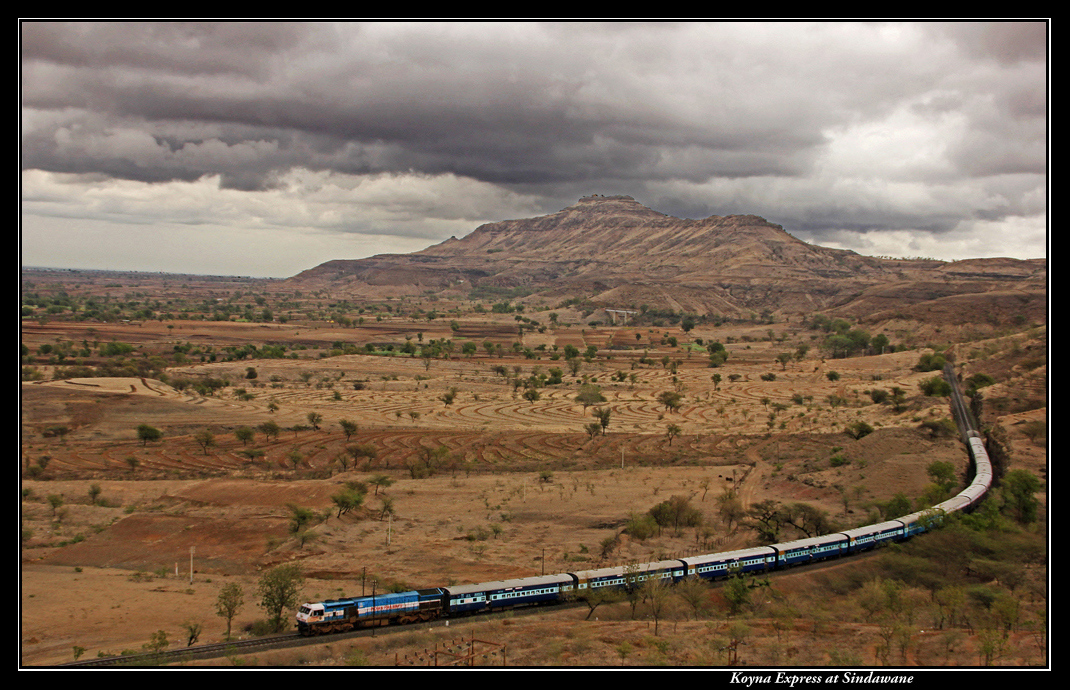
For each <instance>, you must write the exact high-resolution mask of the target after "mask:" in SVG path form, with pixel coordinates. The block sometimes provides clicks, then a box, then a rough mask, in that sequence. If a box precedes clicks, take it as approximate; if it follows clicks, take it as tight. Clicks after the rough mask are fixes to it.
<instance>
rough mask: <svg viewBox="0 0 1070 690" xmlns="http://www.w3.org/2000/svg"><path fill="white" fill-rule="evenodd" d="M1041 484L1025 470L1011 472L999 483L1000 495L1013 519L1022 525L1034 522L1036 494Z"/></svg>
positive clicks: (1036, 505)
mask: <svg viewBox="0 0 1070 690" xmlns="http://www.w3.org/2000/svg"><path fill="white" fill-rule="evenodd" d="M1041 486H1042V484H1041V482H1040V480H1039V479H1037V478H1036V476H1034V475H1033V474H1032V473H1030V472H1028V471H1027V470H1011V471H1010V472H1008V473H1007V474H1005V475H1004V476H1003V480H1002V481H1001V482H1000V493H1001V494H1002V495H1003V500H1004V501H1006V505H1007V508H1008V509H1009V510H1010V511H1011V512H1012V513H1013V515H1014V518H1015V519H1016V520H1018V522H1021V523H1023V524H1030V523H1033V522H1036V519H1037V512H1038V509H1039V508H1040V501H1038V500H1037V497H1036V495H1035V494H1036V493H1037V492H1038V491H1040V489H1041Z"/></svg>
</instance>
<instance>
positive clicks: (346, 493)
mask: <svg viewBox="0 0 1070 690" xmlns="http://www.w3.org/2000/svg"><path fill="white" fill-rule="evenodd" d="M364 496H365V494H364V492H362V491H357V490H355V489H349V488H346V489H342V491H340V492H338V493H336V494H334V495H333V496H331V500H332V501H334V505H335V506H336V507H337V508H338V515H337V517H342V516H343V515H345V514H346V513H348V512H349V511H351V510H355V509H357V508H360V507H361V506H362V505H364Z"/></svg>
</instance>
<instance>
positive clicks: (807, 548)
mask: <svg viewBox="0 0 1070 690" xmlns="http://www.w3.org/2000/svg"><path fill="white" fill-rule="evenodd" d="M967 429H968V430H967V431H966V433H965V441H966V445H967V449H968V452H969V455H970V459H971V461H972V467H973V479H972V480H971V482H970V484H969V485H968V486H967V487H966V488H965V489H963V490H962V491H961V492H959V493H958V494H956V495H955V496H953V497H952V498H949V499H947V500H946V501H943V502H942V503H939V504H937V505H935V506H932V507H929V508H926V509H924V510H920V511H917V512H914V513H911V514H909V515H904V516H902V517H899V518H896V519H893V520H886V521H884V522H880V523H877V524H873V525H867V526H865V527H857V528H854V529H848V530H844V531H842V532H835V533H832V534H826V535H823V536H818V537H812V538H807V539H797V540H794V541H789V542H784V543H779V544H770V545H768V546H756V547H753V548H747V549H739V550H735V551H728V552H722V553H711V554H706V555H701V556H688V557H684V558H678V559H668V560H662V561H656V562H651V563H639V564H631V565H624V566H617V567H610V568H598V569H594V570H577V571H574V572H567V573H558V574H553V575H541V576H534V577H525V578H518V579H511V580H498V581H494V582H482V583H477V584H468V585H459V586H453V585H450V586H444V587H433V588H428V589H420V590H413V591H409V592H391V593H383V594H374V593H373V594H372V596H361V597H354V598H343V599H329V600H326V601H319V602H309V603H305V604H302V605H301V606H300V608H299V609H298V611H297V629H298V632H300V633H301V634H302V635H306V636H307V635H319V634H324V633H335V632H342V631H346V630H353V629H356V628H360V627H369V626H379V625H387V624H404V623H415V622H420V621H430V620H434V619H438V618H455V617H461V616H469V615H473V614H479V613H489V612H494V611H503V610H508V609H515V608H521V607H532V606H545V605H550V604H557V603H561V602H563V601H566V600H570V599H574V598H576V597H583V596H586V595H588V593H589V592H592V591H595V590H598V589H601V588H606V587H609V588H628V587H639V586H642V585H643V584H644V583H646V582H647V581H649V580H651V579H658V580H662V581H664V582H666V583H668V584H675V583H677V582H680V581H681V580H683V579H685V578H688V577H699V578H702V579H703V580H710V581H713V580H720V579H724V578H727V577H732V576H734V575H736V574H748V575H751V574H753V575H758V574H761V573H765V572H770V571H776V570H782V569H785V568H792V567H796V566H801V565H805V564H808V563H814V562H818V561H823V560H826V559H830V558H839V557H843V556H848V555H851V554H855V553H859V552H863V551H869V550H871V549H875V548H878V547H880V546H883V545H886V544H890V543H893V542H898V541H902V540H904V539H909V538H911V537H914V536H916V535H918V534H922V533H924V532H926V531H928V530H931V529H934V528H935V527H937V526H939V525H940V524H941V523H942V522H943V521H944V519H945V517H946V516H947V515H949V514H951V513H956V512H959V511H966V510H969V509H970V508H972V507H974V506H975V505H977V503H978V502H979V501H980V500H981V499H982V498H983V497H984V495H985V492H987V491H988V490H989V488H990V487H991V485H992V479H993V474H992V463H991V461H990V460H989V457H988V452H987V451H986V450H985V445H984V441H983V439H982V438H981V435H980V434H979V433H978V432H977V431H975V430H973V429H971V428H968V427H967Z"/></svg>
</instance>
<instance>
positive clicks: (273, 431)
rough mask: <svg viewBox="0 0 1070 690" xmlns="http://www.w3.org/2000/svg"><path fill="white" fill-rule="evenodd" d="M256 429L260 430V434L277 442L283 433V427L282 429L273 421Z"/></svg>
mask: <svg viewBox="0 0 1070 690" xmlns="http://www.w3.org/2000/svg"><path fill="white" fill-rule="evenodd" d="M256 428H257V429H259V430H260V433H262V434H263V435H264V436H266V437H267V438H268V439H275V440H278V438H279V432H280V431H282V427H280V426H279V425H278V424H277V423H275V422H274V421H271V420H268V421H266V422H264V423H263V424H261V425H259V426H258V427H256Z"/></svg>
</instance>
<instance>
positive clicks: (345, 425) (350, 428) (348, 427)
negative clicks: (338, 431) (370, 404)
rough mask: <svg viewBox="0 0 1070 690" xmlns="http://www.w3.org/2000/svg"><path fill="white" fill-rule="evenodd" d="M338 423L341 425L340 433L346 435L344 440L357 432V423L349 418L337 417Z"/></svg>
mask: <svg viewBox="0 0 1070 690" xmlns="http://www.w3.org/2000/svg"><path fill="white" fill-rule="evenodd" d="M338 425H339V426H341V427H342V433H343V434H345V435H346V441H348V440H349V437H350V436H352V435H353V434H355V433H357V423H356V422H354V421H351V420H349V419H339V420H338Z"/></svg>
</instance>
